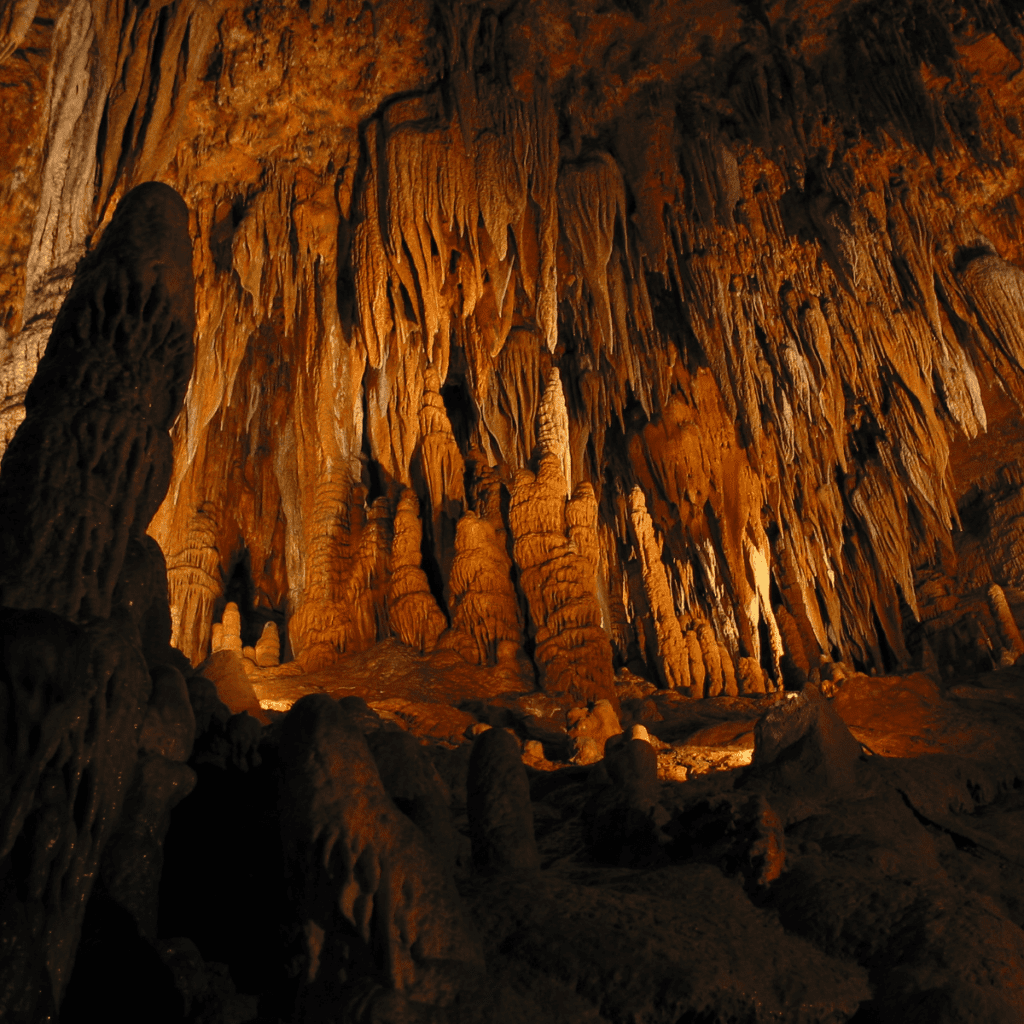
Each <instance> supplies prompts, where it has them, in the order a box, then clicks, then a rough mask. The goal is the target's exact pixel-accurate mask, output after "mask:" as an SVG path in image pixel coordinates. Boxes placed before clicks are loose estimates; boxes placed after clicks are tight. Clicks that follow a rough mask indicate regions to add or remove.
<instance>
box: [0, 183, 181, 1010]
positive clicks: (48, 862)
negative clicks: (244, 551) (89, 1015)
mask: <svg viewBox="0 0 1024 1024" xmlns="http://www.w3.org/2000/svg"><path fill="white" fill-rule="evenodd" d="M193 323H194V314H193V292H192V269H191V245H190V240H189V235H188V214H187V211H186V209H185V206H184V203H183V202H182V200H181V198H180V197H179V196H178V195H176V194H175V193H174V191H173V190H172V189H170V188H168V187H167V186H166V185H160V184H156V183H150V184H147V185H144V186H141V187H140V188H138V189H135V190H134V191H132V192H131V193H129V194H128V195H127V196H125V197H124V199H123V200H122V202H121V203H120V204H119V205H118V208H117V210H116V212H115V214H114V216H113V218H112V220H111V222H110V224H109V226H108V227H107V230H106V231H105V232H104V234H103V238H102V240H101V241H100V244H99V245H98V246H97V248H96V250H95V251H94V253H92V254H91V255H90V257H89V258H88V260H87V261H86V263H85V265H84V266H83V268H82V270H81V272H80V273H79V274H78V276H77V277H76V279H75V284H74V286H73V287H72V289H71V292H70V294H69V295H68V298H67V301H66V302H65V303H64V305H63V306H62V308H61V312H60V314H59V315H58V316H57V319H56V323H55V324H54V329H53V333H52V335H51V337H50V341H49V343H48V345H47V348H46V353H45V355H44V357H43V359H42V361H41V363H40V366H39V371H38V372H37V374H36V376H35V378H34V379H33V382H32V385H31V387H30V388H29V390H28V394H27V396H26V398H25V409H26V417H25V420H24V422H23V423H22V424H21V426H20V427H19V428H18V431H17V433H16V434H15V436H14V438H13V440H12V441H11V443H10V446H9V447H8V449H7V451H6V453H5V455H4V460H3V463H2V474H0V509H2V513H0V514H2V516H3V526H2V529H0V550H2V552H3V558H4V568H3V570H2V573H0V600H2V602H3V604H4V605H6V606H8V607H5V608H4V609H3V611H2V617H3V623H2V629H0V638H2V644H3V652H4V653H3V659H4V672H3V677H4V687H3V689H2V692H3V696H2V699H3V701H4V702H5V705H6V707H5V711H4V720H5V721H6V722H7V723H8V729H9V733H10V739H9V742H8V743H7V745H6V746H5V748H4V757H5V762H6V763H5V765H4V769H3V772H2V778H3V780H4V781H3V790H2V793H0V815H2V818H0V821H2V822H3V825H2V828H3V838H2V840H0V858H2V859H3V862H4V868H3V871H2V872H0V873H2V875H3V878H4V879H5V881H4V884H3V894H2V898H0V905H2V908H3V909H2V914H3V918H4V924H3V933H4V935H5V936H7V938H6V940H5V952H4V956H3V959H2V968H0V970H2V973H3V978H2V980H0V990H2V991H3V993H4V995H3V1000H4V1005H3V1014H4V1016H5V1017H6V1018H9V1019H11V1020H25V1021H29V1020H36V1019H39V1017H40V1016H42V1015H46V1014H54V1013H56V1012H57V1009H58V1007H59V1005H60V1002H61V998H62V996H63V993H64V990H65V987H66V985H67V982H68V978H69V974H70V970H71V965H72V963H73V962H74V957H75V950H76V947H77V943H78V938H79V933H80V930H81V927H82V919H83V913H84V911H85V906H86V902H87V900H88V898H89V894H90V891H91V890H92V887H93V881H94V879H95V878H96V877H97V875H98V874H99V873H100V872H101V866H102V867H103V870H104V871H105V872H107V873H108V881H109V883H110V887H111V889H112V890H113V892H114V894H115V898H119V899H120V900H121V901H122V902H123V903H124V905H125V906H126V908H127V909H129V910H130V912H132V913H133V914H137V915H138V918H139V920H140V922H141V923H142V924H143V927H144V928H145V929H146V930H147V931H148V932H149V933H150V934H152V933H153V932H154V931H155V898H156V887H157V884H158V882H159V859H160V846H161V842H162V839H163V832H165V831H166V828H167V814H168V812H169V809H170V807H171V806H173V804H174V803H175V802H176V801H177V800H178V799H180V798H181V796H182V795H184V793H186V792H187V791H188V790H189V789H190V788H191V786H192V784H193V783H194V775H193V773H192V772H191V769H189V768H187V767H186V766H185V765H184V764H183V763H182V762H183V761H184V760H186V759H187V758H188V756H189V754H190V753H191V745H192V728H194V724H193V723H191V722H190V721H189V720H190V719H191V711H190V709H189V707H188V701H187V696H186V695H185V693H184V684H183V682H182V680H181V676H180V674H179V673H178V671H177V669H175V668H172V667H170V666H169V665H168V666H162V667H161V666H160V664H159V663H160V662H161V661H162V660H163V659H164V658H166V657H171V654H172V652H171V651H170V648H169V644H168V640H169V636H170V615H169V611H168V608H167V600H166V577H165V576H164V573H163V560H162V557H160V553H159V549H157V548H156V545H155V544H154V543H153V542H152V541H151V540H150V539H149V538H147V537H146V536H145V531H146V527H147V526H148V524H149V521H150V519H151V517H152V515H153V513H154V512H155V511H156V509H157V507H158V505H159V504H160V502H161V501H162V499H163V496H164V493H165V492H166V489H167V484H168V480H169V478H170V474H171V460H172V454H171V444H170V439H169V436H168V429H169V428H170V426H171V424H172V423H173V421H174V418H175V417H176V415H177V413H178V411H179V409H180V407H181V403H182V400H183V398H184V394H185V389H186V387H187V385H188V380H189V374H190V372H191V365H192V328H193ZM42 609H46V610H42ZM76 621H77V622H79V623H82V624H81V625H76ZM147 658H150V659H152V664H153V666H154V667H153V673H152V675H153V678H152V679H151V674H150V671H149V667H148V666H147V663H146V659H147ZM172 663H173V658H172ZM140 741H141V742H142V743H143V744H144V747H143V748H142V756H141V757H138V756H137V751H138V750H139V745H140ZM112 839H113V842H112V843H111V844H110V848H109V849H108V850H107V851H106V852H107V853H108V854H109V858H108V859H107V860H106V861H105V862H104V861H103V860H102V858H103V857H104V853H105V847H108V841H110V840H112Z"/></svg>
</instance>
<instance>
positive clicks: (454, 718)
mask: <svg viewBox="0 0 1024 1024" xmlns="http://www.w3.org/2000/svg"><path fill="white" fill-rule="evenodd" d="M248 668H249V672H250V680H251V682H252V683H253V688H254V690H255V692H256V696H257V698H258V699H259V701H260V705H261V707H262V708H263V709H264V710H265V711H267V712H268V713H269V714H270V715H271V716H272V717H276V716H277V715H280V714H283V713H284V712H285V711H287V710H288V708H289V707H291V705H292V704H293V703H294V702H295V701H296V700H298V699H299V698H300V697H302V696H304V695H305V694H308V693H326V694H329V695H330V696H332V697H334V698H336V699H340V698H342V697H347V696H356V697H361V698H362V699H364V700H365V701H366V702H367V703H368V704H369V705H370V706H371V707H372V708H373V709H374V710H375V711H376V712H377V713H378V714H379V715H381V716H382V717H384V718H386V719H390V720H392V721H395V722H396V723H397V724H399V725H400V726H402V727H403V728H405V729H407V730H408V731H410V732H412V733H413V734H414V735H417V736H419V737H421V738H422V739H424V740H429V741H431V742H435V743H438V742H439V743H443V744H445V745H450V746H458V745H459V744H461V743H464V742H466V740H467V738H468V737H469V736H470V734H471V730H472V729H473V727H474V726H475V725H476V724H477V723H479V722H484V723H486V724H510V721H507V719H509V716H511V718H513V719H522V718H524V717H525V716H531V717H532V718H534V719H536V718H540V719H551V718H557V717H558V716H559V715H560V714H561V715H564V710H565V709H564V707H561V706H560V705H559V704H558V703H557V702H556V701H554V700H552V699H551V698H549V697H547V696H546V695H544V694H541V693H539V692H538V691H536V690H535V689H534V686H533V681H532V678H531V673H530V672H528V671H527V670H526V668H525V667H524V666H523V665H521V664H519V663H510V664H505V665H498V666H493V667H479V666H472V665H467V664H466V663H465V662H463V661H462V660H461V659H460V658H459V657H458V656H457V655H455V654H453V653H452V652H434V653H433V654H430V655H420V654H418V653H416V652H415V651H413V650H411V649H410V648H408V647H406V646H404V645H403V644H400V643H397V642H396V641H385V642H382V643H379V644H377V645H375V646H374V647H372V648H370V649H369V650H367V651H363V652H359V653H357V654H353V655H351V656H349V657H347V658H345V659H344V660H342V661H341V662H340V663H338V664H336V665H332V666H330V667H327V668H322V669H319V670H316V671H310V672H304V671H303V670H302V669H301V667H300V666H299V665H298V663H296V662H290V663H286V664H284V665H280V666H277V667H274V668H269V669H267V668H257V667H255V666H252V665H251V663H250V664H249V666H248ZM638 683H639V684H641V685H640V686H639V687H638V685H637V684H638ZM617 689H618V691H619V696H620V701H621V703H622V708H623V711H622V721H623V724H624V727H627V728H628V726H630V725H632V724H641V725H643V726H645V727H646V728H647V730H648V732H649V734H650V736H651V738H652V742H653V743H654V744H655V746H656V747H658V749H659V774H660V775H661V777H662V779H663V780H665V781H684V780H685V779H686V778H689V777H692V776H695V775H702V774H705V773H707V772H709V771H722V770H731V769H734V768H738V767H742V766H743V765H746V764H749V763H750V756H751V753H752V751H753V746H754V724H755V723H756V721H757V719H758V718H759V717H760V716H761V715H762V714H763V713H764V712H765V711H766V710H767V709H768V708H769V707H770V706H771V705H772V704H774V703H776V702H778V701H779V700H783V699H785V695H784V694H780V693H775V694H768V695H765V696H760V697H724V696H723V697H711V698H705V699H702V700H693V699H690V698H687V697H684V696H683V695H681V694H679V693H678V692H675V691H671V690H654V691H653V692H646V693H645V692H644V691H645V689H646V690H647V691H649V690H650V687H649V685H647V686H644V684H643V681H641V680H638V679H637V677H635V676H631V675H630V674H629V673H628V672H624V673H621V674H620V677H619V680H618V686H617ZM832 702H833V706H834V707H835V709H836V711H837V712H838V713H839V715H840V717H841V718H842V719H843V721H844V722H845V723H846V724H847V726H848V727H849V728H850V730H851V732H852V733H853V735H854V736H855V737H856V738H857V740H859V741H860V742H861V743H862V744H863V745H864V747H865V751H866V753H869V754H875V755H881V756H884V757H918V756H921V755H926V754H955V755H958V756H962V757H969V758H975V759H981V760H997V761H1013V760H1016V758H1017V756H1019V753H1020V752H1021V751H1024V667H1015V666H1011V667H1007V668H1000V669H998V670H996V671H992V672H987V673H983V674H980V675H976V676H971V677H955V678H952V679H949V680H946V681H944V682H941V683H940V682H937V681H936V680H935V679H933V678H931V677H930V676H928V675H926V674H925V673H923V672H917V673H911V674H908V675H902V676H868V675H864V674H861V673H852V674H851V675H849V676H848V677H847V678H845V679H844V680H842V681H841V683H840V684H839V686H838V688H837V692H836V694H835V696H834V697H833V699H832ZM537 766H538V767H541V768H547V769H549V770H550V769H551V768H555V767H557V766H558V762H557V759H555V760H553V761H550V762H543V761H542V762H539V763H538V765H537Z"/></svg>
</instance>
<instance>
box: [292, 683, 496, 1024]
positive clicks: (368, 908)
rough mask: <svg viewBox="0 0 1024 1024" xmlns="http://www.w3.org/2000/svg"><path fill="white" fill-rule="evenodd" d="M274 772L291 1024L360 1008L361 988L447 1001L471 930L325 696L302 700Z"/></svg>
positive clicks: (471, 958)
mask: <svg viewBox="0 0 1024 1024" xmlns="http://www.w3.org/2000/svg"><path fill="white" fill-rule="evenodd" d="M281 761H282V772H283V774H282V822H281V828H282V830H283V840H284V849H285V859H286V864H287V867H288V871H289V876H290V877H291V878H292V879H294V882H293V883H292V884H293V888H294V899H295V905H296V911H297V913H298V916H299V919H300V921H301V923H302V928H303V931H304V937H305V950H304V954H305V955H304V965H303V975H304V977H303V984H302V992H301V994H300V999H301V1003H300V1008H299V1009H298V1019H300V1020H319V1019H325V1014H326V1013H329V1012H330V1008H331V1007H332V1006H333V1005H335V1004H339V1003H340V1005H345V1004H346V1003H351V1002H353V1001H356V1002H358V1001H361V1000H363V999H366V998H368V997H367V994H366V992H365V988H366V985H367V984H370V985H371V987H372V986H374V985H375V986H376V987H378V988H379V990H380V992H381V993H388V992H391V993H397V994H398V995H399V996H400V997H402V998H407V999H409V1000H411V1001H412V1002H414V1003H416V1002H420V1003H427V1004H435V1003H440V1004H442V1005H443V1004H444V1003H446V1002H450V1001H451V1000H452V999H453V998H454V996H455V995H456V994H457V990H458V983H459V975H458V973H457V972H456V973H453V972H452V970H451V966H452V965H453V964H454V965H455V966H459V965H462V966H466V967H470V968H472V967H478V966H480V960H479V953H478V952H477V950H476V948H475V944H474V941H473V937H472V931H471V929H470V926H469V923H468V921H467V920H466V919H465V912H464V911H463V909H462V907H461V905H460V903H459V897H458V894H457V893H456V891H455V888H454V886H453V885H452V883H451V880H450V878H447V877H446V876H445V875H444V873H443V868H442V866H441V863H442V862H441V861H440V860H435V857H434V855H433V854H432V852H431V850H430V848H429V846H428V844H427V840H426V838H425V837H424V834H423V833H422V832H421V831H420V830H419V829H417V828H416V826H414V825H413V823H412V822H411V821H410V820H409V819H408V818H406V817H405V816H404V815H403V814H402V813H401V812H400V811H399V810H398V809H397V808H396V807H395V805H394V804H393V803H392V802H391V800H390V799H389V798H388V795H387V793H386V792H385V791H384V787H383V785H382V784H381V781H380V776H379V775H378V773H377V769H376V767H375V765H374V762H373V758H372V756H371V754H370V752H369V750H368V749H367V746H366V742H365V740H364V739H363V737H362V734H361V733H360V732H359V731H358V729H357V728H356V727H355V725H353V724H352V722H351V721H350V720H349V719H348V717H347V716H346V713H345V712H344V711H343V710H342V709H341V708H340V707H339V705H338V704H337V703H336V702H335V701H333V700H331V699H330V698H329V697H326V696H323V695H312V696H308V697H304V698H303V699H302V700H301V701H299V702H298V703H297V704H296V705H295V707H294V709H293V710H292V711H290V712H289V713H288V716H287V718H286V719H285V722H284V723H283V726H282V733H281ZM382 998H383V996H382ZM359 1019H363V1018H359ZM367 1019H369V1018H367Z"/></svg>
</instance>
